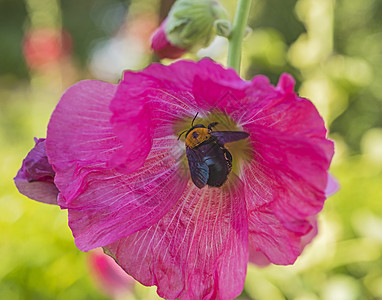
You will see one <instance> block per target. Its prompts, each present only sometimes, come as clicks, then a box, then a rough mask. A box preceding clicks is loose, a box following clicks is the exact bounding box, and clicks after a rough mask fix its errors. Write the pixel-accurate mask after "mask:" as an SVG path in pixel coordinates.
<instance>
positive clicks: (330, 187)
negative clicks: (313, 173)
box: [325, 173, 340, 197]
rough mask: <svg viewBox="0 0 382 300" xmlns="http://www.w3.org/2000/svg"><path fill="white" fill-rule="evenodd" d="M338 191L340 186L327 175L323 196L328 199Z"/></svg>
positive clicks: (330, 175)
mask: <svg viewBox="0 0 382 300" xmlns="http://www.w3.org/2000/svg"><path fill="white" fill-rule="evenodd" d="M339 189H340V184H339V182H338V181H337V179H336V178H335V177H334V176H333V175H332V174H330V173H328V184H327V185H326V189H325V195H326V197H330V196H332V195H334V194H335V193H337V192H338V190H339Z"/></svg>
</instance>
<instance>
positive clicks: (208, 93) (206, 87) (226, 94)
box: [193, 59, 250, 118]
mask: <svg viewBox="0 0 382 300" xmlns="http://www.w3.org/2000/svg"><path fill="white" fill-rule="evenodd" d="M198 66H199V72H198V74H197V76H195V79H194V84H193V94H194V96H195V101H196V102H197V103H198V106H199V107H200V108H201V109H204V110H207V111H208V110H211V109H219V110H221V111H224V112H226V113H228V114H231V117H233V118H235V116H232V113H233V112H235V111H236V110H238V109H241V108H243V105H245V103H246V101H247V98H246V96H247V94H246V89H247V88H248V87H249V86H250V83H249V82H247V81H245V80H243V79H241V78H240V77H239V75H237V73H236V71H235V70H233V69H224V68H223V67H222V66H220V65H218V64H216V63H215V62H213V61H211V60H210V59H203V60H201V61H200V62H199V63H198Z"/></svg>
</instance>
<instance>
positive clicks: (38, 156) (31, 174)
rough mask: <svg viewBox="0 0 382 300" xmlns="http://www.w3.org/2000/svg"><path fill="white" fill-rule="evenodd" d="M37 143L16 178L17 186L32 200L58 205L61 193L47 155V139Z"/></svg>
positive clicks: (38, 140)
mask: <svg viewBox="0 0 382 300" xmlns="http://www.w3.org/2000/svg"><path fill="white" fill-rule="evenodd" d="M35 142H36V145H35V146H34V148H33V149H32V150H31V151H30V152H29V153H28V155H27V156H26V158H25V159H24V160H23V164H22V166H21V169H20V170H19V171H18V173H17V175H16V177H15V178H14V181H15V185H16V187H17V189H18V190H19V192H20V193H21V194H23V195H25V196H27V197H29V198H30V199H33V200H36V201H40V202H43V203H48V204H57V195H58V193H59V191H58V189H57V187H56V185H55V184H54V176H55V172H54V171H53V169H52V166H51V165H50V164H49V162H48V157H47V155H46V149H45V139H35Z"/></svg>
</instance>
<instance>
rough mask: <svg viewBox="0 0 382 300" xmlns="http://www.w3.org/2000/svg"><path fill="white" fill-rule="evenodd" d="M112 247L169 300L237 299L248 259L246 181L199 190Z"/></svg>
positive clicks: (143, 280) (193, 189) (128, 266)
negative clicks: (163, 215) (152, 222)
mask: <svg viewBox="0 0 382 300" xmlns="http://www.w3.org/2000/svg"><path fill="white" fill-rule="evenodd" d="M107 248H108V249H109V250H110V251H111V253H112V254H113V255H115V256H116V259H117V261H118V262H119V264H120V265H121V266H122V267H123V268H124V269H125V270H126V272H128V273H129V274H131V275H132V276H133V277H135V278H136V279H137V280H139V281H140V282H141V283H143V284H144V285H157V286H158V294H159V295H160V296H161V297H164V298H166V299H175V298H179V299H232V298H234V297H236V296H237V295H239V294H240V292H241V290H242V288H243V284H244V279H245V275H246V268H247V262H248V232H247V217H246V208H245V201H244V193H243V186H242V184H241V182H240V181H239V180H237V181H236V182H235V183H232V182H231V185H227V186H226V188H225V189H216V188H205V189H202V190H200V189H198V188H197V187H195V185H194V184H193V183H192V182H189V184H188V187H187V189H186V191H185V193H183V196H182V198H181V199H180V201H179V202H178V204H177V205H176V207H174V208H173V210H172V211H170V212H169V213H168V214H167V215H166V216H165V217H164V218H163V219H162V220H160V221H159V222H158V223H157V224H155V225H153V226H152V227H150V228H148V229H146V230H143V231H140V232H137V233H135V234H134V235H131V236H128V237H126V238H123V239H121V240H119V241H117V242H115V243H113V244H111V245H109V246H107Z"/></svg>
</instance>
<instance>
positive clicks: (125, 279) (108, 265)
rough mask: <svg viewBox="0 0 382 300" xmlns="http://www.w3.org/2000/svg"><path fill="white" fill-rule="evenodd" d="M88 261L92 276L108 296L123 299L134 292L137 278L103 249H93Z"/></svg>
mask: <svg viewBox="0 0 382 300" xmlns="http://www.w3.org/2000/svg"><path fill="white" fill-rule="evenodd" d="M88 263H89V270H90V274H91V276H92V277H93V279H94V280H95V282H96V284H97V286H98V287H99V288H100V290H101V291H102V292H103V293H104V294H105V295H107V296H108V297H110V298H112V299H122V297H126V296H128V295H130V294H131V293H132V292H133V290H134V284H135V280H134V279H133V278H132V277H131V276H129V275H128V274H126V273H125V271H123V270H122V268H121V267H120V266H118V264H117V263H116V262H115V261H114V260H113V259H112V258H111V257H110V256H107V255H106V254H104V253H103V252H102V251H101V250H99V249H98V250H93V251H91V252H90V253H89V256H88Z"/></svg>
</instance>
